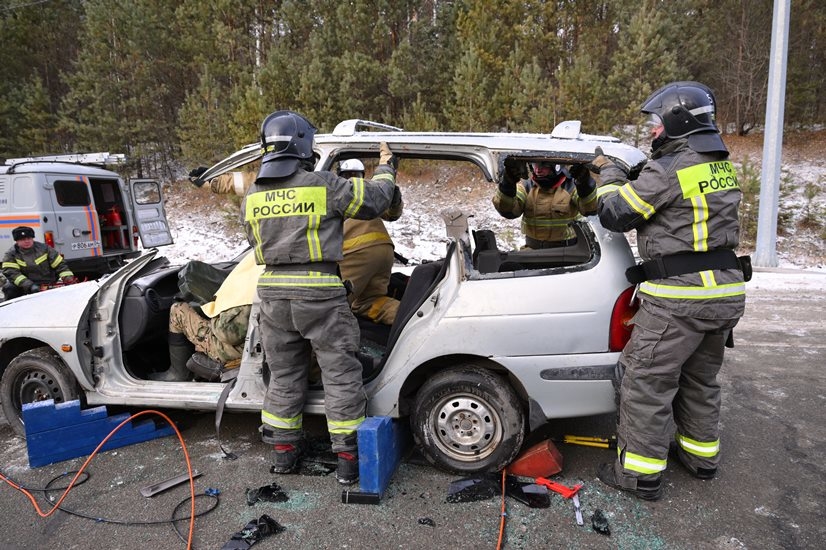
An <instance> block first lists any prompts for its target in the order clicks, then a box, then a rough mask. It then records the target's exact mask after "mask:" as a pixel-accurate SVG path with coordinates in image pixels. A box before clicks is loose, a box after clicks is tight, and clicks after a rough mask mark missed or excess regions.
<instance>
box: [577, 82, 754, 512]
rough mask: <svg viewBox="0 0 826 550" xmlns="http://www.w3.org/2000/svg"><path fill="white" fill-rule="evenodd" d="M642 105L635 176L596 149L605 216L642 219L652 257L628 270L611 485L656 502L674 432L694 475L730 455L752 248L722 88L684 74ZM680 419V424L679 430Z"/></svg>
mask: <svg viewBox="0 0 826 550" xmlns="http://www.w3.org/2000/svg"><path fill="white" fill-rule="evenodd" d="M641 111H642V112H643V113H646V114H648V115H650V116H651V117H652V128H651V137H652V140H653V141H652V155H651V160H650V161H649V162H648V163H647V164H646V165H645V167H644V168H643V169H642V172H641V173H640V175H639V177H638V178H637V179H635V180H632V181H629V180H628V176H627V175H626V174H625V173H624V172H623V171H622V170H620V169H619V168H618V167H617V166H616V165H615V164H614V163H613V162H611V161H610V160H609V159H607V158H606V157H605V156H603V154H602V150H601V149H600V148H597V150H596V157H595V159H594V160H593V168H594V170H595V171H598V172H599V173H600V175H601V180H602V184H601V186H600V187H599V189H598V196H599V199H598V200H599V218H600V221H601V222H602V225H603V226H605V227H606V228H608V229H610V230H613V231H621V232H625V231H629V230H631V229H636V231H637V244H638V249H639V254H640V256H641V258H642V259H643V260H644V262H643V263H642V264H640V265H639V266H636V267H633V268H630V269H629V270H628V271H627V272H626V277H627V278H628V280H629V282H631V283H633V284H639V288H638V296H639V298H640V309H639V311H638V313H637V314H636V315H635V316H634V318H633V320H632V322H633V324H634V328H633V332H632V336H631V340H630V341H629V342H628V344H627V345H626V346H625V349H624V350H623V352H622V356H621V357H620V360H619V365H618V368H617V373H618V378H620V387H619V399H620V402H619V416H618V429H617V452H618V456H617V459H616V460H615V461H614V462H613V463H606V464H603V465H601V466H600V467H599V469H598V471H597V476H598V477H599V479H600V480H602V481H603V482H604V483H606V484H607V485H610V486H612V487H615V488H617V489H621V490H624V491H628V492H631V493H632V494H634V495H635V496H637V497H638V498H641V499H645V500H657V499H659V498H660V497H661V495H662V485H663V483H662V473H663V471H664V470H665V469H666V460H667V457H668V454H669V442H670V440H671V436H672V435H674V439H676V447H675V453H676V457H677V459H678V460H679V462H681V463H682V464H683V465H684V466H685V467H686V468H687V469H688V471H689V472H690V473H691V474H692V475H693V476H695V477H697V478H700V479H710V478H713V477H714V476H715V474H716V472H717V467H718V464H719V461H720V435H719V417H720V384H719V382H718V381H717V374H718V372H719V370H720V367H721V366H722V364H723V351H724V348H725V346H726V345H727V343H729V345H733V340H731V339H730V338H731V333H732V329H733V328H734V326H735V325H736V324H737V322H738V320H739V319H740V317H741V316H742V315H743V311H744V307H745V292H746V290H745V284H744V283H745V281H746V280H748V278H749V277H750V273H751V270H750V268H749V264H748V261H747V257H744V258H739V259H738V258H737V256H736V255H735V252H734V251H735V249H736V248H737V246H738V244H739V223H738V216H737V212H738V206H739V204H740V197H741V193H740V187H739V185H738V182H737V175H736V173H735V171H734V167H733V165H732V163H731V162H730V161H729V160H728V156H729V154H728V150H727V149H726V147H725V145H724V144H723V141H722V139H720V135H719V133H718V131H717V126H716V124H715V121H714V116H715V102H714V95H713V94H712V92H711V90H710V89H709V88H708V87H706V86H705V85H703V84H700V83H698V82H673V83H671V84H668V85H666V86H664V87H662V88H660V89H659V90H657V91H656V92H654V93H653V94H651V96H650V97H649V98H648V99H647V100H646V101H645V103H644V104H643V105H642V108H641ZM672 419H673V424H674V425H676V428H677V429H676V434H672V433H670V432H669V429H670V428H671V426H672Z"/></svg>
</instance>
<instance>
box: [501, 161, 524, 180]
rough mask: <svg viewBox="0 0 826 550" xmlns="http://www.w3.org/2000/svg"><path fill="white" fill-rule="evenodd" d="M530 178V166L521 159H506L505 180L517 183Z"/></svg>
mask: <svg viewBox="0 0 826 550" xmlns="http://www.w3.org/2000/svg"><path fill="white" fill-rule="evenodd" d="M527 177H528V165H527V164H526V163H525V162H524V161H521V160H519V159H515V158H512V157H509V158H506V159H505V180H506V181H508V182H509V183H516V182H517V181H519V180H523V179H525V178H527Z"/></svg>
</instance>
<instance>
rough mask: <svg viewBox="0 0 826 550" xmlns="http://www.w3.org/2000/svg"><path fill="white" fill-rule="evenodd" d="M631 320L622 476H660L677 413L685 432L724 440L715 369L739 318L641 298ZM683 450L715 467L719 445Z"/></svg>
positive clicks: (691, 459) (699, 463) (694, 464)
mask: <svg viewBox="0 0 826 550" xmlns="http://www.w3.org/2000/svg"><path fill="white" fill-rule="evenodd" d="M632 322H633V323H634V329H633V332H632V335H631V340H630V341H629V343H628V345H626V346H625V349H624V350H623V352H622V357H621V358H620V362H621V363H622V366H623V367H624V368H625V373H624V376H623V379H622V383H621V386H620V410H619V426H618V429H617V450H618V454H619V456H618V462H617V467H616V468H615V470H616V471H617V473H618V474H621V475H622V476H624V477H635V478H641V479H655V478H657V477H658V476H659V475H660V472H661V471H662V470H664V469H665V466H666V458H667V456H668V445H669V440H670V435H671V434H670V433H669V429H670V428H671V419H672V414H673V419H674V423H675V424H676V426H677V431H678V433H680V434H682V435H683V436H684V437H687V438H689V439H691V440H693V441H698V442H712V441H717V440H718V438H719V426H718V423H719V416H720V385H719V383H718V382H717V373H718V372H719V371H720V367H721V366H722V364H723V350H724V346H725V341H726V337H727V336H728V332H729V330H730V329H731V328H733V327H734V325H736V324H737V319H722V320H707V319H694V318H690V317H682V316H679V315H675V314H673V313H672V312H671V311H668V310H666V309H664V308H660V307H658V306H656V305H654V304H651V303H650V302H648V301H645V300H643V302H642V304H641V306H640V310H639V311H638V312H637V315H636V316H635V317H634V319H633V320H632ZM706 454H707V455H708V453H706ZM681 458H683V460H684V462H685V463H686V464H687V465H688V466H689V467H691V468H698V467H699V468H716V467H717V462H718V460H719V453H714V454H713V455H708V456H703V455H700V454H691V455H685V454H681Z"/></svg>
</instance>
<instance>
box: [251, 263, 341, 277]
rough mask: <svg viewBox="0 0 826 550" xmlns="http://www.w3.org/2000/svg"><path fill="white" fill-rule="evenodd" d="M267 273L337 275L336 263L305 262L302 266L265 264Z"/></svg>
mask: <svg viewBox="0 0 826 550" xmlns="http://www.w3.org/2000/svg"><path fill="white" fill-rule="evenodd" d="M266 267H267V271H320V272H321V273H326V274H328V275H338V274H339V273H338V263H336V262H307V263H304V264H267V266H266Z"/></svg>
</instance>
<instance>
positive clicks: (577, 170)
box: [568, 164, 591, 183]
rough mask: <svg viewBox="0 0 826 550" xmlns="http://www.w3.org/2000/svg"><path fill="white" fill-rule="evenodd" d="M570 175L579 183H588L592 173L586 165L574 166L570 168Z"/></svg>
mask: <svg viewBox="0 0 826 550" xmlns="http://www.w3.org/2000/svg"><path fill="white" fill-rule="evenodd" d="M568 173H569V174H571V177H572V178H574V179H575V180H576V181H577V183H587V182H588V180H590V179H591V172H589V171H588V168H586V167H585V165H584V164H572V165H571V167H570V168H568Z"/></svg>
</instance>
